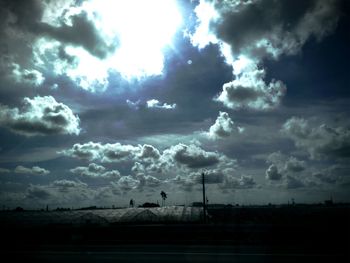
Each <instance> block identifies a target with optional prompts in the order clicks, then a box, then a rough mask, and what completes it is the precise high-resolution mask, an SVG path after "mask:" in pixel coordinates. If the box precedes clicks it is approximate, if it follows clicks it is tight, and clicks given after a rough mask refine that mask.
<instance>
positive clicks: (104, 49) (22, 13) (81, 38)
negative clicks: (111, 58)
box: [2, 0, 116, 58]
mask: <svg viewBox="0 0 350 263" xmlns="http://www.w3.org/2000/svg"><path fill="white" fill-rule="evenodd" d="M66 2H68V3H69V2H70V4H71V5H73V4H76V3H75V2H76V1H66ZM54 7H55V3H54V1H47V2H44V1H38V0H30V1H5V2H4V3H3V5H2V8H3V9H5V10H3V12H4V13H7V14H8V15H9V16H11V17H12V20H13V22H12V23H9V26H12V27H14V28H15V29H16V30H18V31H19V32H21V33H27V34H33V35H34V36H35V37H37V38H38V37H49V38H52V39H54V40H57V41H59V42H61V43H62V44H63V45H65V44H70V45H74V46H80V47H82V48H84V49H85V50H87V51H88V52H90V53H91V54H92V55H94V56H96V57H99V58H105V57H106V56H107V55H108V53H109V52H112V51H113V50H114V49H115V46H113V45H109V44H107V43H106V42H105V41H104V40H103V38H102V36H101V35H100V33H99V31H98V30H97V29H96V27H95V25H94V23H93V22H92V21H90V20H89V19H88V17H87V15H86V14H85V13H84V12H82V13H79V14H76V15H71V16H70V17H69V20H70V24H66V23H64V22H63V20H61V21H60V22H59V25H57V26H54V25H52V24H48V23H45V22H42V18H43V15H44V12H45V9H50V8H51V9H52V8H54ZM67 7H69V5H67V6H64V5H62V6H61V8H67ZM56 11H58V12H62V14H64V13H66V12H67V10H66V9H63V10H56ZM115 43H116V42H115Z"/></svg>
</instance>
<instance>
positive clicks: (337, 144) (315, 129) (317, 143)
mask: <svg viewBox="0 0 350 263" xmlns="http://www.w3.org/2000/svg"><path fill="white" fill-rule="evenodd" d="M281 131H282V133H283V134H284V135H285V136H287V137H288V138H290V139H292V140H293V141H294V143H295V146H296V147H298V148H300V149H304V150H306V151H307V152H308V153H309V154H310V157H311V158H312V159H322V158H329V157H336V158H348V157H349V156H350V130H349V129H348V128H344V127H336V128H333V127H330V126H328V125H326V124H321V125H319V126H317V125H311V124H310V123H309V121H307V120H305V119H303V118H297V117H292V118H290V119H288V120H287V121H286V122H285V123H284V124H283V127H282V129H281Z"/></svg>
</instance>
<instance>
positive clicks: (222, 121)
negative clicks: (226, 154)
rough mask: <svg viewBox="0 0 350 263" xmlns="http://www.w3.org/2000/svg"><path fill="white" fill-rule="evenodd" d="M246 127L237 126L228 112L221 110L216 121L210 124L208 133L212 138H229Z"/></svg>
mask: <svg viewBox="0 0 350 263" xmlns="http://www.w3.org/2000/svg"><path fill="white" fill-rule="evenodd" d="M243 131H244V128H242V127H239V126H236V125H235V124H234V122H233V121H232V120H231V118H230V116H229V115H228V113H227V112H222V111H220V112H219V116H218V117H217V119H216V121H215V123H214V124H213V125H212V126H210V128H209V131H208V132H207V133H206V134H207V136H208V137H209V138H210V139H214V140H215V139H221V138H227V137H230V136H231V135H233V134H235V133H242V132H243Z"/></svg>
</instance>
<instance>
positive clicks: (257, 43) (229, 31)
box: [190, 0, 340, 110]
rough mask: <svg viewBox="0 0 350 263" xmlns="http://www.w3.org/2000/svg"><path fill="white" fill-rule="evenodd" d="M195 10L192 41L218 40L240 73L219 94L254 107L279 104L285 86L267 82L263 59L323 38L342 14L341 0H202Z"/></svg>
mask: <svg viewBox="0 0 350 263" xmlns="http://www.w3.org/2000/svg"><path fill="white" fill-rule="evenodd" d="M195 13H196V15H197V18H198V24H197V27H196V29H195V32H194V33H193V34H192V35H190V37H191V41H192V43H193V45H195V46H198V47H199V48H203V47H205V46H206V45H208V44H209V43H213V44H217V45H219V48H220V50H221V53H222V55H223V57H224V58H225V60H226V62H227V63H228V64H229V65H231V66H232V67H233V75H234V77H235V79H234V80H233V81H231V82H229V83H226V84H224V85H223V91H222V92H221V94H219V96H218V97H216V100H217V101H220V102H222V103H223V104H224V105H225V106H227V107H229V108H232V109H241V108H247V109H255V110H270V109H273V108H275V107H277V106H278V105H279V104H280V101H281V99H282V97H283V96H284V94H285V90H286V87H285V85H284V84H283V83H282V82H281V81H276V80H272V81H271V82H270V83H269V84H267V83H266V82H265V80H264V78H265V70H264V69H263V68H262V67H261V66H260V67H258V64H260V65H261V62H262V61H263V59H264V58H274V59H278V58H279V57H280V56H281V55H282V54H287V55H293V54H296V53H297V52H299V50H300V49H301V48H302V46H303V45H304V44H305V43H306V42H307V41H308V40H309V39H310V38H316V39H317V40H321V39H322V38H323V37H324V36H326V35H328V34H329V33H330V32H332V31H333V30H334V28H335V27H336V25H337V21H338V19H339V16H340V11H339V6H338V1H337V0H334V1H333V0H330V1H326V2H325V1H323V0H312V1H307V2H301V1H293V0H286V1H280V2H274V1H269V0H252V1H224V2H216V1H208V0H201V1H200V3H199V5H198V6H197V7H196V9H195ZM247 62H248V63H247ZM242 63H243V64H245V65H242ZM237 69H238V70H237Z"/></svg>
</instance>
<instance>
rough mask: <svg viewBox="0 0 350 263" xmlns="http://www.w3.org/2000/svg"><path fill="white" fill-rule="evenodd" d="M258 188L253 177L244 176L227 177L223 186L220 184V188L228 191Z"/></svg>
mask: <svg viewBox="0 0 350 263" xmlns="http://www.w3.org/2000/svg"><path fill="white" fill-rule="evenodd" d="M255 186H256V182H255V180H254V179H253V177H252V176H249V175H242V176H241V177H240V178H237V177H234V176H225V178H224V181H223V183H222V184H219V188H220V189H222V190H226V189H249V188H253V187H255Z"/></svg>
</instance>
